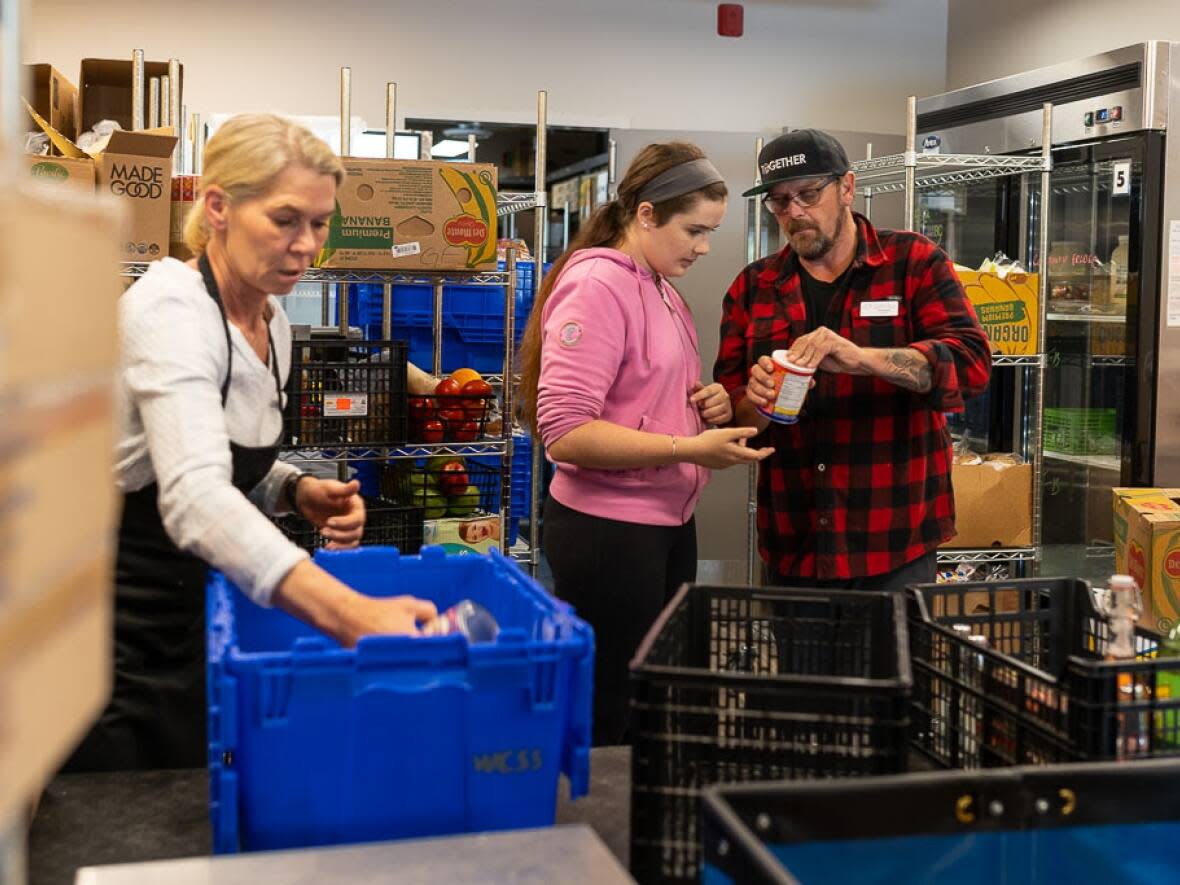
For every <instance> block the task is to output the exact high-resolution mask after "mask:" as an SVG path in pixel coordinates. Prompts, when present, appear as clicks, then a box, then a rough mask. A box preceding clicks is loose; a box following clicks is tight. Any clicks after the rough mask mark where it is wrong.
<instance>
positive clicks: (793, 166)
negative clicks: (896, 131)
mask: <svg viewBox="0 0 1180 885" xmlns="http://www.w3.org/2000/svg"><path fill="white" fill-rule="evenodd" d="M848 168H849V164H848V154H846V153H844V148H843V147H842V146H841V145H840V142H838V141H836V139H834V138H832V136H830V135H828V133H826V132H821V131H820V130H818V129H796V130H795V131H794V132H787V133H784V134H783V135H780V136H779V137H778V138H776V139H775V140H774V141H772V142H770V143H769V144H766V145H764V146H763V148H762V150H761V151H759V153H758V170H759V171H760V172H761V173H762V182H761V184H756V185H754V187H752V188H750V189H749V190H748V191H746V192H745V193H743V194H742V196H743V197H752V196H754V194H761V193H764V192H766V191H768V190H770V189H771V188H772V187H774V186H775V185H776V184H778V183H779V182H780V181H794V180H795V179H796V178H825V177H827V176H829V175H843V174H844V173H845V172H847V171H848Z"/></svg>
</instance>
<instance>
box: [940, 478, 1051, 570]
mask: <svg viewBox="0 0 1180 885" xmlns="http://www.w3.org/2000/svg"><path fill="white" fill-rule="evenodd" d="M951 484H952V485H953V487H954V490H955V529H956V531H957V532H958V534H957V535H956V536H955V537H954V538H952V539H951V540H950V541H947V542H946V543H945V544H944V545H943V546H944V547H969V548H972V549H982V548H986V547H1027V546H1029V545H1030V544H1031V543H1032V466H1031V465H1029V464H1007V465H1003V466H999V465H995V464H989V463H988V462H986V461H985V462H984V463H982V464H955V465H954V466H953V467H952V468H951Z"/></svg>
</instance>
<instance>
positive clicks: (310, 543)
mask: <svg viewBox="0 0 1180 885" xmlns="http://www.w3.org/2000/svg"><path fill="white" fill-rule="evenodd" d="M364 500H365V534H364V536H363V537H362V538H361V546H362V547H370V546H373V545H377V544H380V545H382V546H386V547H396V548H397V549H398V551H399V552H400V553H402V554H403V555H406V556H409V555H411V554H414V553H417V552H418V551H419V550H421V549H422V508H421V507H414V506H406V505H404V504H396V503H393V502H391V501H386V500H384V499H382V498H372V497H369V496H368V495H366V496H364ZM275 523H276V524H277V525H278V527H279V528H280V529H282V531H283V534H285V535H286V536H287V537H288V538H290V539H291V540H292V541H293V542H294V543H295V544H297V545H299V546H300V547H302V548H303V549H304V550H306V551H308V552H309V553H311V552H314V551H315V550H316V549H317V548H319V547H323V546H324V545H325V544H327V543H328V541H327V539H326V538H324V537H323V535H321V534H320V531H319V529H317V528H316V527H315V526H313V525H312V524H311V523H310V522H308V521H307V520H306V519H303V518H302V517H299V516H295V515H289V516H280V517H278V518H277V519H276V520H275Z"/></svg>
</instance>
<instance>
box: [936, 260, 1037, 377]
mask: <svg viewBox="0 0 1180 885" xmlns="http://www.w3.org/2000/svg"><path fill="white" fill-rule="evenodd" d="M955 272H956V273H957V274H958V276H959V280H960V281H961V282H962V283H963V288H964V289H965V290H966V291H967V297H968V298H969V299H971V304H972V306H973V307H974V308H975V315H976V316H978V317H979V323H980V325H982V326H983V330H984V331H985V332H986V333H987V337H988V340H989V341H990V342H991V345H992V352H993V353H1002V354H1004V355H1006V356H1031V355H1033V354H1035V353H1036V352H1037V326H1038V321H1039V318H1040V313H1039V309H1038V307H1037V295H1038V293H1039V291H1040V289H1039V286H1040V278H1039V277H1038V275H1037V274H1035V273H1030V274H1023V273H1010V274H1008V275H1007V276H1005V277H1001V276H998V275H997V274H994V273H982V272H980V271H975V270H962V269H960V268H958V267H956V268H955Z"/></svg>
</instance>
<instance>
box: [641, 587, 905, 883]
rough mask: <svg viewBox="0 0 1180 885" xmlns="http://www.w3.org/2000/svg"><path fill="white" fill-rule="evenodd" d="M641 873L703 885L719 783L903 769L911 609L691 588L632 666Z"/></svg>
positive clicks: (792, 593)
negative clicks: (701, 836) (705, 819)
mask: <svg viewBox="0 0 1180 885" xmlns="http://www.w3.org/2000/svg"><path fill="white" fill-rule="evenodd" d="M631 688H632V694H631V698H632V700H631V729H632V735H633V745H634V747H633V755H632V786H631V872H632V874H633V875H634V876H635V877H636V878H637V879H638V880H639V881H640V882H643V883H648V882H688V881H692V882H695V881H696V880H697V877H698V875H699V869H698V867H699V860H700V852H699V840H698V838H697V815H698V807H697V799H698V796H699V793H700V791H701V789H702V788H703V787H706V786H708V785H710V784H713V783H720V782H733V781H753V780H772V779H780V778H816V777H846V776H850V775H862V774H885V773H892V772H897V771H902V770H904V767H905V759H906V739H907V734H908V731H909V719H908V710H909V700H910V699H909V695H910V689H911V680H910V662H909V648H908V640H907V637H906V623H905V611H904V601H903V600H902V598H901V597H900V596H899V595H896V594H888V593H864V592H855V591H821V590H788V589H777V588H776V589H750V588H748V587H708V586H700V585H685V586H684V587H682V588H681V589H680V592H679V593H677V595H676V597H675V598H674V599H673V600H672V601H671V602H670V603H669V604H668V606H667V607H666V608H665V609H664V611H663V612H662V613H661V615H660V617H659V618H658V619H657V620H656V622H655V624H653V625H652V628H651V630H650V631H649V632H648V634H647V636H646V637H645V638H644V640H643V643H642V644H641V645H640V647H639V650H638V651H637V652H636V654H635V658H634V660H633V661H632V662H631Z"/></svg>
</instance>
